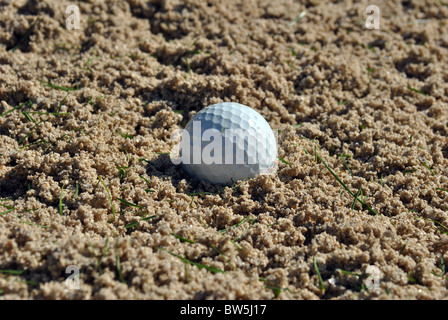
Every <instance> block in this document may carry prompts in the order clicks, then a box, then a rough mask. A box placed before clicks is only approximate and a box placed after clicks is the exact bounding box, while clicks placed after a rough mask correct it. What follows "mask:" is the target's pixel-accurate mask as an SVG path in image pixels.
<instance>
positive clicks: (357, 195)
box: [352, 187, 361, 210]
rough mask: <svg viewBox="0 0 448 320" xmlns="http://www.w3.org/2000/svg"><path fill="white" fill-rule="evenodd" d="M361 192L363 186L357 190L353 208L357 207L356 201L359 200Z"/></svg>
mask: <svg viewBox="0 0 448 320" xmlns="http://www.w3.org/2000/svg"><path fill="white" fill-rule="evenodd" d="M360 193H361V187H359V189H358V192H356V196H355V200H354V201H353V204H352V210H353V209H355V205H356V201H358V197H359V194H360Z"/></svg>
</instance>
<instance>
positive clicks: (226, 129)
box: [180, 102, 277, 185]
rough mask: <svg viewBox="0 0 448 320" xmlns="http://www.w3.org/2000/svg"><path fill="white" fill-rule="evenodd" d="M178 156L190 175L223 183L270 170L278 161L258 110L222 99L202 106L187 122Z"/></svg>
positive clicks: (272, 138)
mask: <svg viewBox="0 0 448 320" xmlns="http://www.w3.org/2000/svg"><path fill="white" fill-rule="evenodd" d="M180 158H181V160H180V161H181V162H182V165H183V167H184V168H185V170H186V171H187V172H188V173H189V174H190V175H192V176H194V177H196V178H198V179H201V180H206V181H209V182H211V183H214V184H222V185H226V184H231V183H235V182H236V181H238V180H243V179H247V178H253V177H255V176H257V175H260V174H265V173H268V172H270V171H271V170H272V168H273V167H275V165H276V164H277V139H276V136H275V135H274V132H273V131H272V129H271V127H270V126H269V124H268V123H267V121H266V120H265V119H264V118H263V117H262V116H261V115H260V114H259V113H258V112H257V111H255V110H254V109H252V108H250V107H248V106H245V105H242V104H239V103H233V102H223V103H218V104H214V105H211V106H208V107H206V108H204V109H203V110H201V111H200V112H198V113H197V114H196V115H195V116H194V117H193V118H192V119H191V120H190V121H189V122H188V123H187V125H186V127H185V130H184V131H183V133H182V140H181V144H180Z"/></svg>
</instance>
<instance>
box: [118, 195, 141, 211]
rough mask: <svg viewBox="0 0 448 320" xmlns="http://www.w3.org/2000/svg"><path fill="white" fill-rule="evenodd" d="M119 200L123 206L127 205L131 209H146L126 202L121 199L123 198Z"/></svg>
mask: <svg viewBox="0 0 448 320" xmlns="http://www.w3.org/2000/svg"><path fill="white" fill-rule="evenodd" d="M117 200H118V201H120V202H121V203H122V204H125V205H127V206H130V207H134V208H139V209H145V208H144V207H142V206H139V205H137V204H135V203H132V202H129V201H126V200H124V199H121V198H117Z"/></svg>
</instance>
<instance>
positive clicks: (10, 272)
mask: <svg viewBox="0 0 448 320" xmlns="http://www.w3.org/2000/svg"><path fill="white" fill-rule="evenodd" d="M24 272H25V270H0V273H3V274H10V275H21V274H22V273H24Z"/></svg>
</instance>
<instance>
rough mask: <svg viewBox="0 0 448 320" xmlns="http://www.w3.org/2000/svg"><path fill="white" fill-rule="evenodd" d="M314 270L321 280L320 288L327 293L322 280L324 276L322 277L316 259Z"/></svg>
mask: <svg viewBox="0 0 448 320" xmlns="http://www.w3.org/2000/svg"><path fill="white" fill-rule="evenodd" d="M314 270H315V271H316V274H317V278H318V279H319V287H320V288H321V289H322V290H323V291H324V292H325V285H324V282H323V280H322V276H321V275H320V271H319V268H318V267H317V259H316V257H314Z"/></svg>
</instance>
